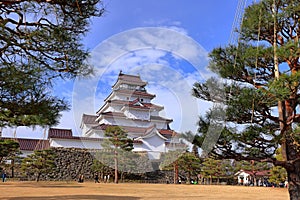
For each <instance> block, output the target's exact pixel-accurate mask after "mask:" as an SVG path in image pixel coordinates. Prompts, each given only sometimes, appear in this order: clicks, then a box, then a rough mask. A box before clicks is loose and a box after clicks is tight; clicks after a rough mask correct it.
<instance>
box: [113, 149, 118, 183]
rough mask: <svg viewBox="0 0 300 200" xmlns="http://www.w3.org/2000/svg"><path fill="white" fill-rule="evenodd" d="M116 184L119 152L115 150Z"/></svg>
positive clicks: (116, 180)
mask: <svg viewBox="0 0 300 200" xmlns="http://www.w3.org/2000/svg"><path fill="white" fill-rule="evenodd" d="M114 159H115V183H118V152H117V150H115V158H114Z"/></svg>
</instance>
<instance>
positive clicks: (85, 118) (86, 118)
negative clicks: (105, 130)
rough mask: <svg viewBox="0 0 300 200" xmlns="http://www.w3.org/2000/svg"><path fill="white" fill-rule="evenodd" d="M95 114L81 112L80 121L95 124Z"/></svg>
mask: <svg viewBox="0 0 300 200" xmlns="http://www.w3.org/2000/svg"><path fill="white" fill-rule="evenodd" d="M97 117H98V116H97V115H87V114H83V115H82V122H83V123H84V124H97V122H96V119H97Z"/></svg>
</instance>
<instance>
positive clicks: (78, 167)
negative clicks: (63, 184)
mask: <svg viewBox="0 0 300 200" xmlns="http://www.w3.org/2000/svg"><path fill="white" fill-rule="evenodd" d="M53 151H54V153H55V154H56V158H55V164H56V168H54V169H53V171H51V172H49V173H48V174H46V175H42V177H41V180H54V181H61V180H69V181H75V180H77V179H78V177H79V175H80V174H82V175H83V176H84V179H85V180H88V179H93V171H92V169H91V167H92V165H93V160H94V157H93V155H92V154H93V153H92V152H91V151H90V150H86V149H75V148H53Z"/></svg>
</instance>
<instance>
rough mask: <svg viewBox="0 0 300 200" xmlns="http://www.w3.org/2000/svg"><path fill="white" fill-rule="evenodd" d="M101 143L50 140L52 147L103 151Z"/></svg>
mask: <svg viewBox="0 0 300 200" xmlns="http://www.w3.org/2000/svg"><path fill="white" fill-rule="evenodd" d="M100 143H101V142H100V141H91V140H67V139H56V138H52V139H51V140H50V146H51V147H64V148H72V147H74V148H81V149H83V148H86V149H102V146H101V145H100Z"/></svg>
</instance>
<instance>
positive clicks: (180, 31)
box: [3, 0, 238, 137]
mask: <svg viewBox="0 0 300 200" xmlns="http://www.w3.org/2000/svg"><path fill="white" fill-rule="evenodd" d="M103 3H104V5H105V8H106V13H105V15H104V16H103V17H100V18H93V19H92V20H91V23H92V24H91V27H90V32H89V33H88V34H87V35H86V36H85V37H84V38H83V43H84V44H85V45H86V47H87V48H88V49H89V50H90V51H91V52H92V53H91V55H92V57H91V59H90V60H89V61H88V62H91V63H92V64H93V65H94V66H95V68H96V74H95V76H94V77H93V78H92V79H89V80H87V79H76V80H74V81H65V82H63V81H59V82H57V83H56V85H55V88H54V93H55V94H57V95H59V96H64V97H65V98H66V99H67V100H69V101H70V104H71V106H72V109H71V111H69V112H64V113H63V116H62V118H61V123H60V124H59V125H57V126H56V127H59V128H68V129H72V130H73V132H74V134H76V135H80V134H81V133H80V129H79V125H80V120H81V115H82V114H83V113H86V114H95V112H96V111H97V110H98V109H99V107H100V106H101V105H102V104H103V100H104V98H105V97H106V96H107V95H108V94H109V93H110V91H111V87H110V86H111V85H112V84H113V83H114V82H115V81H116V79H117V74H118V73H119V71H120V70H122V71H123V72H124V73H129V74H140V75H141V78H142V79H143V80H145V81H148V83H149V85H148V87H147V89H148V92H150V93H155V94H156V96H157V97H156V98H155V100H154V103H156V104H159V105H163V106H164V107H165V112H163V113H161V115H163V116H166V117H167V118H172V119H173V120H174V122H173V123H172V124H171V128H173V129H175V130H177V131H179V132H184V131H188V130H192V131H193V132H195V131H196V129H197V126H196V122H197V116H198V115H199V114H203V113H204V112H205V110H206V109H207V108H208V107H209V106H210V104H208V103H206V102H201V101H199V100H197V99H195V98H193V97H192V96H191V95H190V94H191V88H192V84H193V83H194V82H195V81H204V80H206V79H207V78H209V77H210V76H212V74H211V73H210V72H209V71H208V70H207V69H206V67H207V63H208V59H207V54H208V53H209V52H210V51H211V50H212V49H213V48H215V47H219V46H225V45H227V44H228V42H229V37H230V33H231V31H232V23H233V21H234V16H235V12H236V7H237V3H238V0H227V1H224V0H206V1H204V0H186V1H183V0H163V1H161V0H151V1H149V0H148V1H146V0H105V1H104V2H103ZM14 131H15V129H5V130H4V131H3V132H4V135H7V136H11V135H12V134H13V132H14ZM16 133H17V137H44V136H43V130H42V129H39V128H36V129H35V130H31V129H24V128H18V129H17V131H16Z"/></svg>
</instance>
